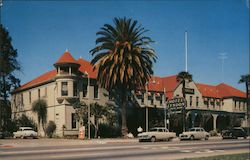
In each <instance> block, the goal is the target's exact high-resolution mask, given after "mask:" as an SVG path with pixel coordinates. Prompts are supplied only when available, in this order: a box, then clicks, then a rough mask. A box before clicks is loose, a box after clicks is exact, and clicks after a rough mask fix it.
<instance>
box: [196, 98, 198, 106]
mask: <svg viewBox="0 0 250 160" xmlns="http://www.w3.org/2000/svg"><path fill="white" fill-rule="evenodd" d="M196 107H199V97H196Z"/></svg>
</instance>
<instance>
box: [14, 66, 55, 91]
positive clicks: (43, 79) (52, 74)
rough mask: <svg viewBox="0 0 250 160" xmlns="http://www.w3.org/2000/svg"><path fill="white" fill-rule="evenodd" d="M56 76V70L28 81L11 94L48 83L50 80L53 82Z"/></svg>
mask: <svg viewBox="0 0 250 160" xmlns="http://www.w3.org/2000/svg"><path fill="white" fill-rule="evenodd" d="M56 74H57V72H56V70H52V71H49V72H46V73H44V74H43V75H41V76H39V77H37V78H35V79H33V80H32V81H29V82H28V83H25V84H23V85H22V86H21V87H19V88H17V89H16V90H14V91H13V92H18V91H20V90H23V89H27V88H30V87H33V86H36V85H39V84H41V83H46V82H48V81H50V80H53V79H54V78H55V76H56Z"/></svg>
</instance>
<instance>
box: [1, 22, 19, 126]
mask: <svg viewBox="0 0 250 160" xmlns="http://www.w3.org/2000/svg"><path fill="white" fill-rule="evenodd" d="M19 70H20V65H19V63H18V61H17V50H16V49H14V47H13V46H12V43H11V37H10V36H9V32H8V31H7V30H6V29H5V28H4V27H3V25H1V24H0V101H1V106H0V107H1V109H0V130H2V129H4V130H8V127H7V126H8V123H9V122H11V106H10V102H9V100H8V97H9V95H10V91H11V90H12V89H14V88H17V87H18V86H20V80H19V79H17V78H16V77H15V75H14V72H15V71H19Z"/></svg>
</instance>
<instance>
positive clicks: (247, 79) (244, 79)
mask: <svg viewBox="0 0 250 160" xmlns="http://www.w3.org/2000/svg"><path fill="white" fill-rule="evenodd" d="M239 83H245V85H246V98H247V125H248V121H249V114H250V113H249V107H250V102H249V101H250V100H249V94H250V93H249V87H250V74H247V75H242V76H241V79H240V80H239ZM248 132H249V129H248Z"/></svg>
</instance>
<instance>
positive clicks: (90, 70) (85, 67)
mask: <svg viewBox="0 0 250 160" xmlns="http://www.w3.org/2000/svg"><path fill="white" fill-rule="evenodd" d="M77 62H78V63H79V64H80V65H81V66H80V68H79V71H80V72H82V73H85V71H87V73H88V74H89V77H90V78H96V77H97V70H95V71H94V70H93V66H92V65H91V63H90V62H88V61H86V60H84V59H82V58H79V59H78V60H77Z"/></svg>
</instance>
